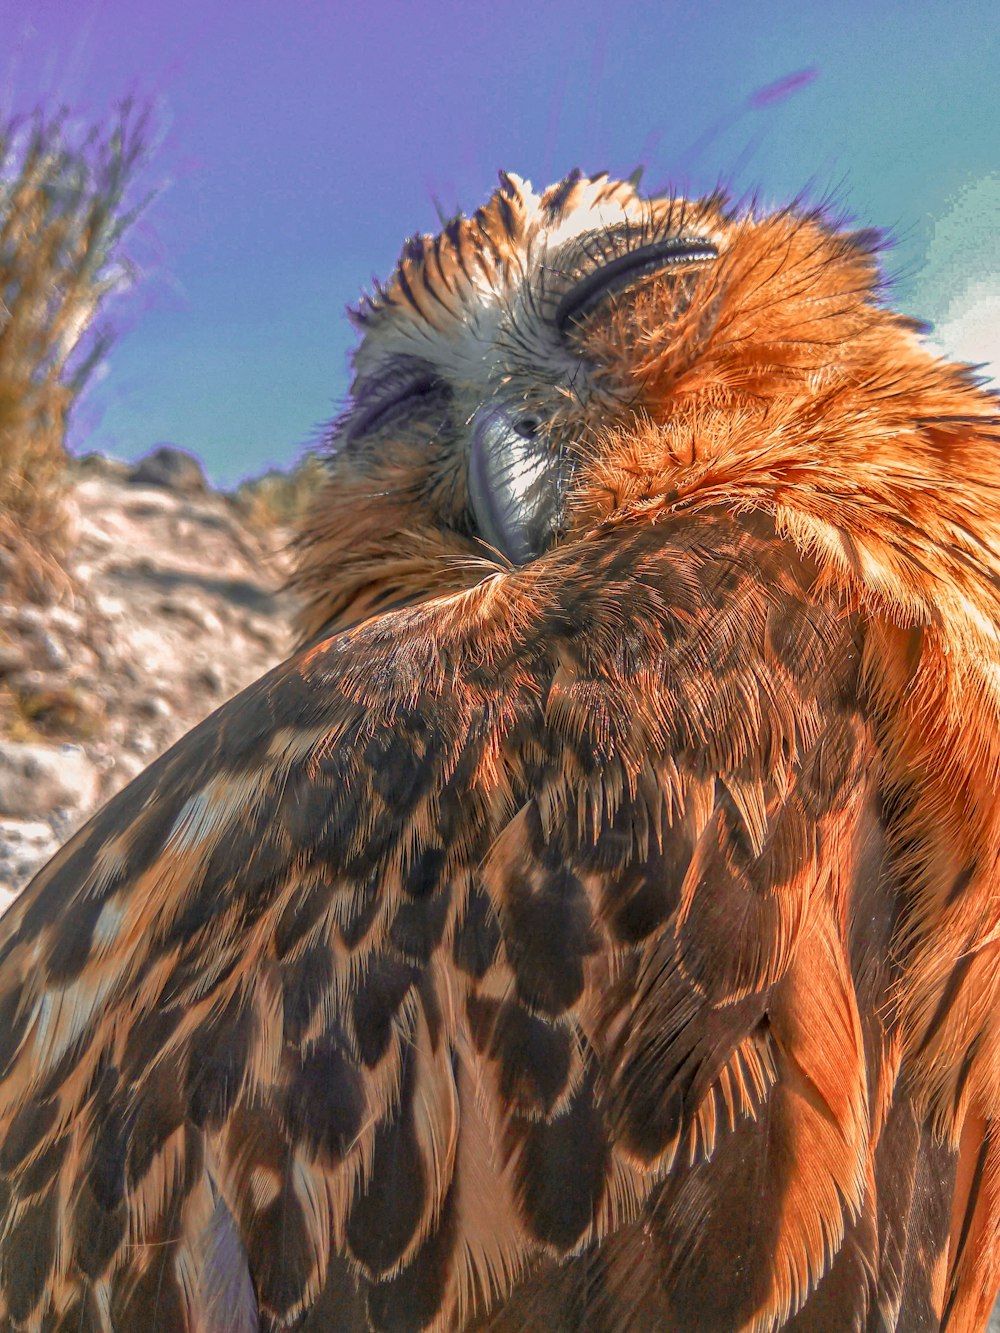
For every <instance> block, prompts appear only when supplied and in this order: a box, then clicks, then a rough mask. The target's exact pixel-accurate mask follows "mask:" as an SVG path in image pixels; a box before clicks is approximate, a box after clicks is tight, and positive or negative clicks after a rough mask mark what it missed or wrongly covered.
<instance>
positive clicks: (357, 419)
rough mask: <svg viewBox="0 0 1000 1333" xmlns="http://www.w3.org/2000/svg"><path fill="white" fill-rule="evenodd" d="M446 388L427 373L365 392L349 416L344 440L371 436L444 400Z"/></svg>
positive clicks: (350, 440) (351, 441) (352, 440)
mask: <svg viewBox="0 0 1000 1333" xmlns="http://www.w3.org/2000/svg"><path fill="white" fill-rule="evenodd" d="M446 395H447V389H446V387H445V385H444V384H442V382H441V381H440V380H439V379H435V378H434V376H433V375H427V376H424V377H422V378H421V379H418V380H411V381H409V382H408V383H406V384H397V385H395V386H391V387H389V388H388V389H386V390H385V391H384V392H379V391H378V390H377V389H376V390H373V391H371V392H370V393H367V394H365V395H364V396H363V397H362V398H361V400H360V401H359V403H358V405H357V406H356V407H355V409H354V410H353V412H352V413H351V415H350V418H349V420H348V424H347V439H348V441H349V442H350V443H353V442H354V441H355V440H360V439H361V438H363V437H364V436H366V435H375V434H376V433H377V432H378V431H380V430H384V429H385V427H386V426H388V425H391V424H392V423H393V422H394V421H401V420H405V419H407V418H409V417H412V416H418V415H420V414H421V413H422V412H424V411H426V410H427V408H428V407H429V406H431V405H434V404H437V403H440V402H443V401H444V398H445V397H446Z"/></svg>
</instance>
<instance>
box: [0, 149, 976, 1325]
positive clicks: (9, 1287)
mask: <svg viewBox="0 0 1000 1333" xmlns="http://www.w3.org/2000/svg"><path fill="white" fill-rule="evenodd" d="M875 249H876V240H875V239H874V238H873V237H871V236H869V235H865V234H851V233H847V232H842V231H838V230H837V228H836V227H835V226H833V225H832V224H831V223H830V222H829V221H828V220H827V219H825V218H824V217H823V216H821V215H819V214H814V213H807V212H804V211H796V210H794V209H789V210H786V211H782V212H778V213H774V214H770V215H756V214H749V213H733V212H731V211H729V210H728V208H727V206H726V204H725V202H724V201H723V200H721V199H718V198H715V199H709V200H704V201H701V202H690V201H685V200H681V199H676V198H657V199H651V200H646V199H641V198H640V197H639V196H638V195H637V194H636V193H635V191H634V189H633V188H632V186H631V185H628V184H625V183H622V182H614V181H609V180H608V179H607V178H606V177H603V176H599V177H595V178H593V179H590V180H588V179H586V178H583V177H580V176H578V175H572V176H570V177H567V178H566V179H565V180H564V181H561V182H560V183H558V184H557V185H555V186H553V187H551V188H550V189H548V190H546V191H545V192H544V193H542V194H540V195H537V194H535V193H534V192H533V190H532V189H531V187H530V185H528V184H527V183H525V182H522V181H520V180H518V179H517V178H516V177H512V176H504V177H502V178H501V186H500V189H499V190H498V191H497V193H496V194H495V195H494V196H493V197H492V199H491V200H490V201H489V202H488V203H487V205H486V206H485V207H484V208H483V209H481V210H480V211H479V212H477V213H476V214H475V215H474V216H473V217H471V218H468V219H465V218H457V219H455V220H454V221H453V222H452V223H450V224H449V225H448V226H447V227H445V229H444V231H443V232H442V234H441V235H440V236H437V237H417V238H415V239H413V240H411V241H410V242H408V243H407V245H406V247H405V249H404V253H403V257H402V259H401V261H400V264H399V267H398V269H397V270H396V273H395V274H394V276H393V278H392V279H391V281H390V282H389V283H388V285H387V286H386V287H384V288H378V289H377V290H376V292H375V293H374V294H373V296H372V297H371V298H370V299H366V301H365V302H364V303H363V304H362V306H361V307H360V308H359V309H358V311H357V312H355V318H356V321H357V323H358V325H359V328H360V329H361V331H362V338H361V342H360V345H359V348H358V351H357V353H356V358H355V368H356V378H355V383H354V386H353V390H352V402H351V407H350V409H349V411H348V412H347V413H345V415H344V417H343V418H342V419H341V420H340V421H339V422H338V423H336V424H335V426H334V428H333V430H332V432H331V463H330V481H329V485H328V486H327V487H326V488H325V489H324V490H323V492H322V493H321V494H320V495H319V496H318V497H317V499H316V503H315V506H314V509H313V512H312V513H311V515H310V517H309V520H308V522H307V524H306V525H305V528H304V531H303V534H302V538H301V543H300V559H299V565H298V573H297V576H296V581H297V589H298V591H299V593H300V594H301V596H302V600H303V604H304V606H305V608H306V609H305V611H304V613H303V616H302V622H301V639H302V647H301V648H300V650H299V651H298V652H297V653H296V654H295V655H294V656H293V657H292V658H291V659H290V660H289V661H287V662H285V663H284V664H282V665H281V666H279V667H278V668H276V669H275V670H274V671H272V672H271V673H270V674H269V675H268V676H266V677H264V678H263V679H262V680H261V681H259V682H257V684H255V685H254V686H252V687H251V688H250V689H248V690H246V691H244V693H243V694H241V695H240V696H238V697H237V698H236V699H234V700H232V701H230V702H229V703H228V704H226V705H225V706H224V707H223V708H221V709H220V710H219V711H218V712H217V713H215V714H213V715H212V717H210V718H209V719H208V720H207V721H206V722H204V723H202V724H201V725H200V726H199V727H197V728H196V729H195V730H194V731H193V732H192V733H191V734H190V735H189V736H187V737H186V738H185V739H184V740H182V741H181V742H180V743H179V744H178V745H177V746H175V747H174V749H173V750H171V751H170V752H169V753H168V754H167V755H165V756H164V757H163V758H161V759H160V760H158V761H157V762H156V763H155V764H154V765H153V766H152V767H151V768H150V769H149V770H147V772H146V773H144V774H142V775H141V776H140V777H139V778H138V779H136V781H135V782H133V783H132V784H131V786H129V787H128V788H127V789H126V790H125V791H124V792H123V793H121V794H120V795H119V796H118V797H116V798H115V799H114V800H113V801H112V802H111V803H110V804H109V805H108V806H107V807H106V808H105V809H104V810H103V811H101V812H100V814H98V815H97V816H96V817H95V818H94V819H93V820H92V821H91V823H90V824H89V825H87V827H86V828H84V829H83V830H81V832H80V833H78V834H77V835H76V837H75V838H74V839H73V840H72V841H71V842H70V843H69V844H68V845H67V846H66V847H65V848H64V849H63V850H62V851H61V852H60V853H59V854H58V856H57V857H56V858H55V859H54V860H53V861H52V862H51V863H50V864H49V865H48V866H47V867H46V868H45V869H44V870H43V871H42V872H41V873H40V874H39V875H38V876H37V877H36V878H35V880H34V881H33V882H32V884H31V885H30V886H29V888H28V889H27V890H25V892H24V894H23V895H22V897H21V898H20V899H19V900H18V901H17V902H16V903H15V904H14V906H13V907H12V908H11V909H10V911H9V912H8V913H7V915H6V916H5V917H4V918H3V920H2V921H0V1328H2V1329H4V1330H11V1331H12V1333H43V1331H44V1333H133V1331H136V1330H138V1331H141V1333H279V1330H280V1331H282V1333H284V1331H286V1330H299V1331H300V1333H326V1331H327V1330H333V1329H337V1330H346V1331H351V1333H362V1331H369V1330H381V1331H383V1333H400V1331H402V1330H414V1333H416V1330H439V1331H440V1330H451V1329H468V1330H471V1329H479V1330H491V1333H515V1331H521V1333H528V1330H584V1329H585V1330H587V1331H588V1333H622V1331H623V1330H624V1331H626V1333H627V1331H629V1330H632V1331H634V1333H643V1331H648V1330H652V1329H656V1330H668V1329H675V1330H683V1331H684V1333H692V1331H694V1333H698V1331H703V1333H729V1331H730V1330H731V1331H733V1333H735V1331H736V1330H742V1331H745V1333H774V1331H775V1330H778V1329H794V1330H796V1333H807V1331H809V1330H812V1331H814V1333H824V1331H826V1333H829V1331H830V1330H834V1329H836V1330H851V1329H853V1330H867V1331H868V1333H876V1330H877V1331H878V1333H883V1331H884V1330H900V1331H901V1333H902V1331H905V1333H914V1331H916V1330H932V1329H945V1328H946V1329H948V1330H949V1333H971V1331H972V1330H977V1329H981V1328H983V1327H984V1325H985V1323H986V1320H987V1318H988V1314H989V1310H990V1308H991V1305H992V1301H993V1298H994V1296H995V1293H996V1290H997V1287H998V1285H1000V1235H998V1227H1000V1133H998V1108H1000V1031H998V1024H1000V1017H998V1015H1000V995H998V989H1000V957H998V949H1000V896H998V895H1000V882H998V849H1000V798H998V788H1000V725H998V724H1000V638H998V624H1000V531H998V523H1000V518H998V512H1000V510H998V505H997V494H998V488H997V483H998V479H1000V470H998V466H997V462H998V457H1000V455H998V444H1000V421H998V404H997V400H996V399H995V398H994V397H992V396H991V395H989V394H988V393H986V392H985V391H984V390H983V389H981V388H980V387H978V386H977V382H976V380H975V377H974V375H973V374H972V372H971V371H970V370H969V369H968V368H966V367H961V366H954V365H949V364H947V363H946V362H944V361H942V360H940V359H939V358H938V357H937V356H936V355H934V354H933V353H931V352H930V351H929V350H928V349H926V348H925V347H924V346H923V344H922V342H921V340H920V336H919V330H918V329H917V327H916V326H915V325H914V324H913V323H912V322H910V321H907V320H906V319H904V318H902V317H901V316H899V315H897V314H894V313H893V312H892V311H890V310H889V309H887V308H886V307H885V306H884V305H883V304H882V301H881V298H880V287H879V276H878V270H877V267H876V263H875V259H874V257H873V255H874V251H875ZM484 413H486V414H488V416H487V417H485V418H484V416H483V414H484ZM484 419H485V420H488V421H489V422H491V423H495V422H497V421H499V422H501V423H507V424H504V425H503V429H505V430H508V432H511V431H513V432H514V433H515V434H517V438H518V439H531V440H533V441H537V448H538V449H539V450H540V451H541V453H540V455H539V456H540V457H542V458H543V459H544V460H545V462H546V466H547V467H549V464H550V463H551V468H550V471H549V472H547V473H546V474H545V475H546V483H545V484H546V485H547V486H548V487H549V488H550V491H549V494H548V497H547V498H548V499H551V498H552V496H553V494H555V493H556V491H558V499H559V506H560V507H559V508H558V527H557V530H556V532H555V535H554V537H553V539H552V540H551V541H550V542H549V544H548V546H547V547H546V549H544V550H542V551H540V552H539V553H538V554H537V558H535V559H532V560H529V561H528V562H526V563H524V564H522V565H519V566H517V565H512V564H510V563H509V562H508V561H506V560H505V559H504V558H503V557H502V554H501V552H500V550H499V549H490V548H489V547H488V546H487V545H485V544H484V542H483V541H482V540H481V535H482V534H481V532H480V530H479V527H478V526H477V522H478V520H477V508H476V497H475V496H474V495H472V494H471V491H470V483H469V480H468V478H469V466H470V464H469V459H470V449H474V448H476V447H478V446H477V444H476V443H475V441H476V440H477V439H479V436H477V431H480V430H481V425H480V423H481V422H482V421H483V420H484ZM491 429H493V427H492V426H491ZM490 438H493V437H492V436H491V437H490ZM504 438H506V437H504ZM510 438H511V439H513V438H514V434H511V435H510ZM470 441H472V442H473V443H472V444H470ZM529 447H531V448H534V447H536V445H535V444H532V445H531V446H525V448H529ZM491 475H493V474H491ZM497 475H500V474H497ZM502 484H505V483H503V481H501V482H499V483H498V485H502ZM551 488H556V491H553V490H552V489H551ZM531 503H534V501H533V500H531V499H530V497H529V498H528V499H525V498H524V497H520V498H519V499H518V504H519V505H521V508H520V509H518V508H517V506H514V508H512V509H510V510H509V511H504V512H507V518H504V519H502V520H498V522H500V523H501V530H500V531H501V539H502V538H503V535H504V529H503V527H502V524H503V523H504V522H508V521H510V522H516V521H519V519H520V517H521V516H522V515H523V514H525V513H528V512H529V511H528V508H527V506H529V505H530V504H531ZM511 515H513V517H511ZM501 544H502V542H501ZM493 545H494V547H496V545H497V543H496V542H494V543H493Z"/></svg>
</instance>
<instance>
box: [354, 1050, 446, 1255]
mask: <svg viewBox="0 0 1000 1333" xmlns="http://www.w3.org/2000/svg"><path fill="white" fill-rule="evenodd" d="M412 1066H413V1061H412V1059H410V1060H407V1061H406V1062H405V1068H404V1073H403V1086H402V1089H401V1092H400V1103H399V1110H398V1112H397V1114H396V1116H395V1117H394V1118H393V1119H390V1120H383V1121H382V1122H381V1123H380V1124H379V1125H378V1127H377V1129H376V1131H375V1145H374V1151H373V1157H372V1169H371V1175H370V1176H369V1178H368V1180H367V1182H366V1183H365V1184H364V1185H363V1186H362V1185H361V1183H360V1181H359V1185H358V1188H357V1190H356V1192H355V1196H354V1202H353V1204H352V1205H351V1211H350V1214H349V1216H348V1219H347V1240H348V1243H349V1245H350V1247H351V1251H352V1253H353V1254H354V1256H355V1258H356V1259H358V1261H359V1262H360V1263H362V1264H364V1265H365V1267H366V1268H367V1269H368V1271H369V1273H371V1274H372V1276H374V1277H377V1276H378V1275H379V1274H381V1273H384V1272H386V1270H387V1269H389V1268H391V1267H392V1266H393V1264H395V1263H396V1262H397V1260H398V1259H399V1257H400V1255H402V1253H403V1251H404V1250H405V1249H406V1247H407V1245H408V1244H409V1243H410V1241H411V1239H412V1237H413V1233H414V1231H415V1230H416V1228H417V1226H418V1225H419V1222H420V1219H421V1217H422V1216H423V1212H424V1207H425V1204H426V1196H427V1184H426V1181H425V1179H424V1166H423V1162H422V1160H421V1157H420V1151H419V1148H418V1146H417V1136H416V1131H415V1129H414V1125H413V1098H414V1076H413V1069H412Z"/></svg>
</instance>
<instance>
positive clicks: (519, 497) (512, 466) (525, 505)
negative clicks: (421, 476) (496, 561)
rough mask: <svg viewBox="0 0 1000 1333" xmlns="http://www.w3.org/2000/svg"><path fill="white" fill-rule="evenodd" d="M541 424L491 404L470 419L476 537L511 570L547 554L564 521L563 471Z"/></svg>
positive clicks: (525, 413)
mask: <svg viewBox="0 0 1000 1333" xmlns="http://www.w3.org/2000/svg"><path fill="white" fill-rule="evenodd" d="M540 425H541V423H540V422H539V420H538V418H537V417H534V416H531V415H530V414H529V413H527V412H525V411H523V410H521V411H512V410H511V409H508V408H504V407H497V406H495V405H491V406H489V407H483V408H480V410H479V411H478V412H477V413H476V415H475V416H474V417H473V419H472V437H471V440H470V444H469V500H470V503H471V505H472V510H473V513H474V514H475V517H476V522H477V524H478V525H479V535H480V536H481V537H482V538H483V540H484V541H485V542H487V543H488V544H489V545H490V546H494V547H496V548H497V550H499V551H501V552H502V553H503V554H504V555H505V556H506V557H507V558H508V559H509V560H510V561H511V562H512V563H513V564H515V565H524V564H527V563H528V561H530V560H534V559H536V558H537V557H538V556H539V555H541V554H542V552H543V551H545V550H546V549H547V547H548V546H549V544H550V542H551V541H552V538H553V537H554V535H555V533H556V531H557V529H558V527H559V522H560V519H561V517H562V508H563V499H564V489H565V478H564V476H563V473H564V468H563V466H562V465H561V463H560V460H559V458H558V456H557V455H556V454H554V453H553V452H552V450H551V447H550V446H549V442H548V440H547V438H546V435H545V433H544V432H543V430H542V429H540Z"/></svg>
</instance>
